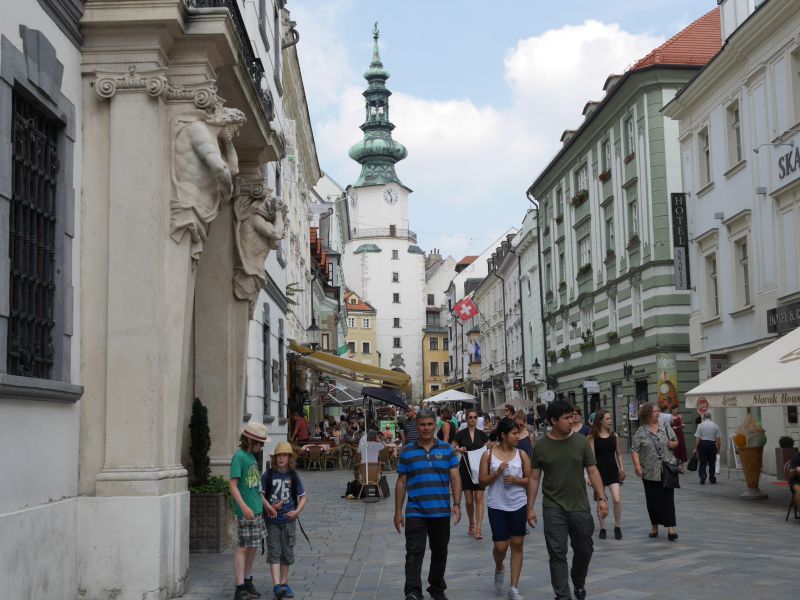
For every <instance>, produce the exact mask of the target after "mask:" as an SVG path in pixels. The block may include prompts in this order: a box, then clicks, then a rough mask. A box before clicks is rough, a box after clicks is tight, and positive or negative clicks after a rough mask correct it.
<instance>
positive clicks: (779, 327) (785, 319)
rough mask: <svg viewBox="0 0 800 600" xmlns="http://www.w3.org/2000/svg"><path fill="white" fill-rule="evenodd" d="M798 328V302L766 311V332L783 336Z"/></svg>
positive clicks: (799, 306)
mask: <svg viewBox="0 0 800 600" xmlns="http://www.w3.org/2000/svg"><path fill="white" fill-rule="evenodd" d="M799 326H800V302H794V303H792V304H786V305H784V306H778V307H777V308H770V309H769V310H768V311H767V331H768V332H769V333H780V334H784V333H786V332H787V331H791V330H792V329H795V328H796V327H799Z"/></svg>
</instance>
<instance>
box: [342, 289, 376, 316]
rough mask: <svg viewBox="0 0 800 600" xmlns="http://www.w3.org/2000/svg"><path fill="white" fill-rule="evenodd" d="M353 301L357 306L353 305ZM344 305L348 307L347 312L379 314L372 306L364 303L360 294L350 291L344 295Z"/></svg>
mask: <svg viewBox="0 0 800 600" xmlns="http://www.w3.org/2000/svg"><path fill="white" fill-rule="evenodd" d="M353 300H355V301H356V302H355V304H352V301H353ZM344 305H345V306H346V307H347V312H377V311H376V310H375V308H374V307H373V306H372V305H371V304H369V303H368V302H364V301H363V300H362V299H361V298H359V297H358V294H356V293H355V292H351V291H350V290H347V291H346V292H345V293H344Z"/></svg>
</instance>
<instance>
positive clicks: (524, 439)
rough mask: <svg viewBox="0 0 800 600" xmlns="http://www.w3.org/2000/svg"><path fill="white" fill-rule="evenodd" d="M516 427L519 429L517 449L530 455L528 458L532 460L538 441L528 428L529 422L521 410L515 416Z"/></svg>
mask: <svg viewBox="0 0 800 600" xmlns="http://www.w3.org/2000/svg"><path fill="white" fill-rule="evenodd" d="M514 425H516V427H517V438H518V439H517V448H519V449H520V450H522V451H523V452H524V453H525V454H527V455H528V458H530V457H531V456H533V444H534V443H535V441H536V440H535V438H534V437H533V436H532V435H531V432H530V429H529V428H528V420H527V418H526V417H525V413H524V412H522V411H521V410H518V411H517V414H515V415H514Z"/></svg>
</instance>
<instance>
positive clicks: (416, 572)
mask: <svg viewBox="0 0 800 600" xmlns="http://www.w3.org/2000/svg"><path fill="white" fill-rule="evenodd" d="M416 421H417V431H418V433H419V437H418V438H417V440H416V441H413V442H410V443H409V444H408V445H407V446H405V447H404V448H403V452H402V454H400V458H399V459H398V461H397V485H396V487H395V490H394V498H395V501H394V526H395V528H396V529H397V532H398V533H400V532H401V531H402V529H403V525H405V528H406V583H405V588H404V593H405V597H406V600H422V561H423V559H424V557H425V543H426V541H429V543H430V547H431V567H430V572H429V573H428V584H429V586H428V593H429V594H430V595H431V598H432V599H433V600H447V596H446V595H445V593H444V591H445V589H447V584H445V582H444V572H445V568H446V567H447V545H448V543H449V542H450V498H449V494H450V492H452V494H453V517H454V519H455V523H456V524H458V522H459V521H460V520H461V478H460V476H459V473H458V455H457V454H456V453H455V451H454V450H453V448H452V447H451V446H450V445H449V444H447V443H445V442H443V441H440V440H438V439H436V438H435V437H434V432H435V431H436V416H435V415H434V414H433V412H432V411H430V410H428V409H422V410H421V411H419V413H418V414H417V419H416ZM406 492H407V493H408V503H407V504H406V512H405V518H404V517H403V502H404V501H405V498H406Z"/></svg>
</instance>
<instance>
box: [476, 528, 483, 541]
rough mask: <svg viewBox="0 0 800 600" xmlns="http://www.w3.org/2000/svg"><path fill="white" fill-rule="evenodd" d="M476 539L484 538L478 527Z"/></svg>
mask: <svg viewBox="0 0 800 600" xmlns="http://www.w3.org/2000/svg"><path fill="white" fill-rule="evenodd" d="M475 539H476V540H482V539H483V534H482V533H481V530H480V529H476V530H475Z"/></svg>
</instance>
